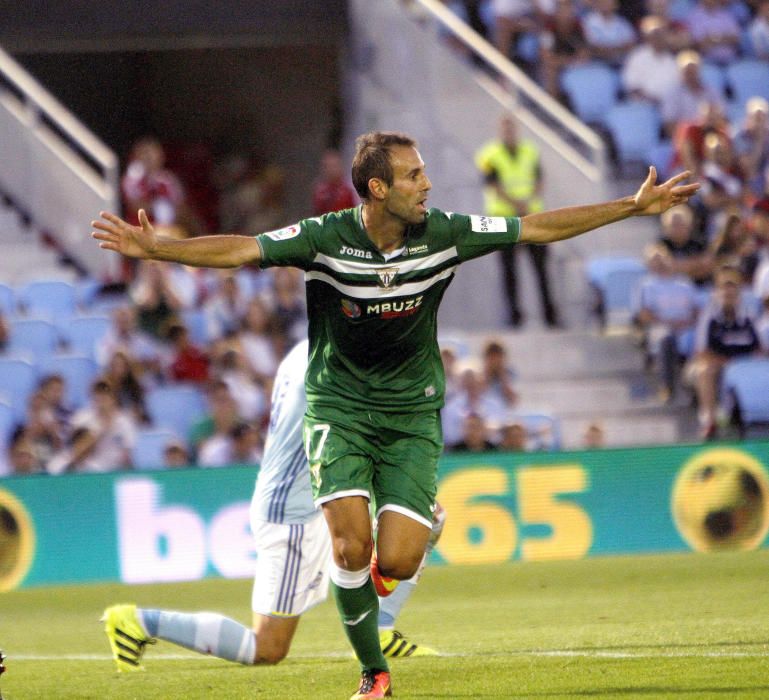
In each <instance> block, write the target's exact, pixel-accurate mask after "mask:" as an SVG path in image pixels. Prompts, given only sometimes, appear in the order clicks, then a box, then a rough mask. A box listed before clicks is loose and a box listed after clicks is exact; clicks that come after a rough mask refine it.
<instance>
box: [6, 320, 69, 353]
mask: <svg viewBox="0 0 769 700" xmlns="http://www.w3.org/2000/svg"><path fill="white" fill-rule="evenodd" d="M10 332H11V338H10V342H9V344H8V345H9V348H8V352H9V354H10V355H31V356H32V357H34V358H35V359H37V360H39V359H41V358H44V357H48V356H49V355H52V354H53V353H54V352H56V348H57V347H58V345H59V333H58V331H57V330H56V326H54V325H53V323H50V322H49V321H44V320H43V319H40V318H21V319H15V320H12V321H11V323H10Z"/></svg>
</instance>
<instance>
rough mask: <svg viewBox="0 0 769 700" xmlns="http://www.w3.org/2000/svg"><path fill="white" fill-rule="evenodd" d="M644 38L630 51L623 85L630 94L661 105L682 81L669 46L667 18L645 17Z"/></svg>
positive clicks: (623, 70) (629, 95)
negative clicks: (679, 78) (679, 79)
mask: <svg viewBox="0 0 769 700" xmlns="http://www.w3.org/2000/svg"><path fill="white" fill-rule="evenodd" d="M641 37H642V41H641V43H640V44H638V46H635V47H634V48H632V49H631V50H630V52H629V53H628V55H627V59H626V60H625V64H624V66H623V67H622V87H623V89H624V90H625V93H626V94H627V96H628V97H633V98H636V99H642V100H646V101H647V102H651V103H652V104H654V105H657V106H659V105H660V104H662V101H663V99H665V97H667V95H668V93H669V92H670V91H671V90H673V89H675V87H676V85H677V84H678V64H677V63H676V59H675V56H674V55H673V52H672V51H671V50H670V48H669V44H668V28H667V26H666V23H665V20H664V19H663V18H661V17H655V16H652V15H649V16H647V17H644V18H643V20H642V21H641Z"/></svg>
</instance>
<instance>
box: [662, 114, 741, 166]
mask: <svg viewBox="0 0 769 700" xmlns="http://www.w3.org/2000/svg"><path fill="white" fill-rule="evenodd" d="M709 134H718V135H719V136H722V137H723V138H724V139H726V140H727V141H728V140H729V124H728V122H727V121H726V118H725V117H724V112H723V109H722V108H721V105H720V103H718V102H703V103H702V104H701V105H700V108H699V113H698V114H697V118H696V119H694V120H692V121H684V122H679V123H678V124H677V125H676V128H675V131H674V133H673V148H674V156H673V164H672V165H673V167H685V168H687V169H688V170H691V171H692V172H693V173H701V172H702V164H703V161H704V160H705V138H706V137H707V136H708V135H709Z"/></svg>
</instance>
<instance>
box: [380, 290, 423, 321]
mask: <svg viewBox="0 0 769 700" xmlns="http://www.w3.org/2000/svg"><path fill="white" fill-rule="evenodd" d="M422 299H424V296H422V295H421V294H420V295H419V296H418V297H414V298H413V299H400V300H398V301H385V302H382V303H379V304H369V305H368V306H366V315H367V316H380V317H381V318H398V317H399V316H411V314H413V313H416V311H417V309H419V307H420V306H422Z"/></svg>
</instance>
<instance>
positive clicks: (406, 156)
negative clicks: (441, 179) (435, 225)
mask: <svg viewBox="0 0 769 700" xmlns="http://www.w3.org/2000/svg"><path fill="white" fill-rule="evenodd" d="M390 162H391V163H392V168H393V184H392V185H391V186H390V187H389V188H388V191H387V196H386V198H385V205H386V207H387V211H388V212H389V213H390V214H392V215H393V216H395V217H396V218H398V219H400V220H401V221H403V222H404V223H406V224H421V223H422V222H423V221H424V220H425V214H426V213H427V194H428V192H430V190H431V189H432V186H433V185H432V183H431V182H430V179H429V178H428V177H427V174H426V173H425V164H424V161H423V160H422V157H421V156H420V155H419V151H417V149H416V148H412V147H411V146H395V147H393V148H392V149H391V150H390Z"/></svg>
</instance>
